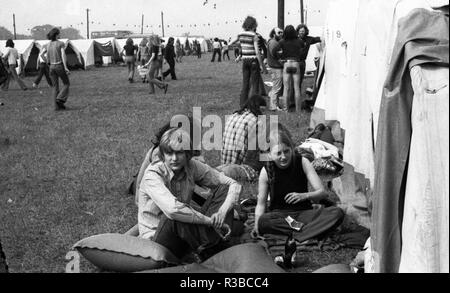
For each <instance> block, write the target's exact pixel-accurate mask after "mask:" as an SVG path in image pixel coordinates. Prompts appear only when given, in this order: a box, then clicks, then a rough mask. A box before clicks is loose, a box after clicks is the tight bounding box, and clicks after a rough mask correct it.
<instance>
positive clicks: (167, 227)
mask: <svg viewBox="0 0 450 293" xmlns="http://www.w3.org/2000/svg"><path fill="white" fill-rule="evenodd" d="M227 194H228V186H225V185H221V186H219V187H218V188H216V190H214V192H213V194H212V195H211V196H209V197H208V198H207V200H206V202H205V203H204V204H203V206H202V208H201V211H200V212H201V213H202V214H204V215H206V216H211V215H212V214H214V213H216V212H217V211H218V210H219V208H220V207H221V206H222V204H223V202H224V201H225V199H226V197H227ZM232 211H233V210H231V212H230V213H228V215H227V217H226V218H225V223H226V224H228V225H229V226H230V227H232V224H233V212H232ZM152 240H153V241H154V242H156V243H158V244H161V245H163V246H164V247H166V248H167V249H169V250H170V251H171V252H172V253H173V254H174V255H175V256H177V257H178V258H180V259H181V258H182V257H183V256H184V255H185V254H186V253H187V252H189V250H193V251H194V252H197V253H199V254H202V253H203V252H205V251H209V253H211V251H213V253H217V252H219V250H220V249H223V248H226V246H227V243H226V242H225V241H224V240H222V238H221V236H220V235H219V234H218V233H217V232H216V230H215V229H214V228H213V227H211V226H206V225H199V224H189V223H182V222H178V221H174V220H170V219H169V218H167V217H166V216H163V217H162V219H161V220H160V222H159V225H158V228H157V230H156V233H155V235H154V236H153V238H152Z"/></svg>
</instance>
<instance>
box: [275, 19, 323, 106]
mask: <svg viewBox="0 0 450 293" xmlns="http://www.w3.org/2000/svg"><path fill="white" fill-rule="evenodd" d="M320 42H321V38H320V37H310V36H309V30H308V27H307V26H306V25H304V24H300V25H298V26H297V28H296V29H295V28H294V26H292V25H288V26H286V27H285V29H284V30H282V29H280V28H274V29H272V31H271V32H270V40H269V42H268V50H267V64H268V66H269V68H270V71H271V74H272V83H273V87H272V90H271V91H270V93H269V98H270V104H269V109H270V110H276V109H279V110H283V111H287V110H288V109H289V108H291V107H293V106H295V109H296V111H297V112H300V98H301V87H302V83H303V78H304V76H305V69H306V58H307V56H308V52H309V48H310V46H311V45H313V44H316V43H320ZM291 84H293V89H294V97H295V100H294V101H293V100H289V97H290V95H289V89H290V87H291V86H290V85H291Z"/></svg>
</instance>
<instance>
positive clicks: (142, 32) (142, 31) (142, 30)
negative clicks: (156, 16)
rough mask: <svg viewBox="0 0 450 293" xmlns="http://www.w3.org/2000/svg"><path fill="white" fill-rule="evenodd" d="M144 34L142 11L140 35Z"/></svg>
mask: <svg viewBox="0 0 450 293" xmlns="http://www.w3.org/2000/svg"><path fill="white" fill-rule="evenodd" d="M143 34H144V14H143V13H142V23H141V35H143Z"/></svg>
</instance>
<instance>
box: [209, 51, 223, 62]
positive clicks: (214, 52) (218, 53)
mask: <svg viewBox="0 0 450 293" xmlns="http://www.w3.org/2000/svg"><path fill="white" fill-rule="evenodd" d="M216 55H218V56H219V60H218V61H219V62H222V52H221V51H220V49H214V50H213V55H212V58H211V62H214V61H216Z"/></svg>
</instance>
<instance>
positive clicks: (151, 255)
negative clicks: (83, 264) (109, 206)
mask: <svg viewBox="0 0 450 293" xmlns="http://www.w3.org/2000/svg"><path fill="white" fill-rule="evenodd" d="M73 248H74V249H76V250H78V252H79V253H80V254H81V255H83V256H84V257H85V258H86V259H87V260H88V261H90V262H91V263H92V264H94V265H95V266H97V267H98V268H100V269H103V270H106V271H113V272H124V273H125V272H137V271H143V270H151V269H159V268H164V267H168V266H172V265H177V264H179V263H180V261H179V260H178V258H177V257H175V256H174V255H173V254H172V253H171V252H170V251H169V250H168V249H167V248H165V247H164V246H162V245H160V244H158V243H156V242H153V241H151V240H147V239H142V238H138V237H134V236H130V235H125V234H115V233H108V234H99V235H94V236H91V237H87V238H85V239H82V240H80V241H78V242H77V243H76V244H75V245H74V246H73Z"/></svg>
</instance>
